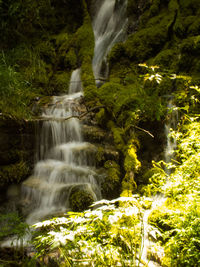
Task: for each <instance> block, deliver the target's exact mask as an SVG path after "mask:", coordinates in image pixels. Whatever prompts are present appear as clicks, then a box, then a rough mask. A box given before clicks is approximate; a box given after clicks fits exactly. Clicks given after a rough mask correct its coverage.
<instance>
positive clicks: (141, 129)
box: [131, 125, 154, 138]
mask: <svg viewBox="0 0 200 267" xmlns="http://www.w3.org/2000/svg"><path fill="white" fill-rule="evenodd" d="M131 126H133V127H134V128H136V129H138V130H140V131H143V132H145V133H147V134H148V135H150V136H151V137H152V138H154V135H153V134H152V133H150V132H149V131H147V130H145V129H143V128H140V127H138V126H136V125H131Z"/></svg>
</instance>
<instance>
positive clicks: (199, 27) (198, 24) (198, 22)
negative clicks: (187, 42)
mask: <svg viewBox="0 0 200 267" xmlns="http://www.w3.org/2000/svg"><path fill="white" fill-rule="evenodd" d="M187 33H188V34H189V35H199V34H200V18H199V17H198V16H195V17H194V18H193V23H191V25H190V26H189V27H188V30H187Z"/></svg>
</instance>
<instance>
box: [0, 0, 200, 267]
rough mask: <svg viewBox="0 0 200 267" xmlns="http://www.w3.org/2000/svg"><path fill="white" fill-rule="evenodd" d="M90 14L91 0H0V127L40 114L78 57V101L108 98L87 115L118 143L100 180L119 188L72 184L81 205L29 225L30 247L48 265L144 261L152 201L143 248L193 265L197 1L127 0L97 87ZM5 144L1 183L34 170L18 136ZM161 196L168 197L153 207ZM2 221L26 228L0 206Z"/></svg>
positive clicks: (199, 83)
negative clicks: (97, 191) (97, 190)
mask: <svg viewBox="0 0 200 267" xmlns="http://www.w3.org/2000/svg"><path fill="white" fill-rule="evenodd" d="M92 14H93V10H92V1H90V0H70V1H64V0H56V1H55V0H51V1H49V0H42V1H39V2H38V1H30V0H25V1H20V0H16V1H13V0H8V1H6V2H5V1H1V0H0V19H1V21H2V23H1V25H0V33H1V36H2V38H1V42H0V50H1V52H0V122H2V121H3V122H4V123H3V124H2V123H0V127H5V125H6V122H7V121H8V120H9V122H10V123H12V121H17V122H19V121H23V122H24V123H26V122H27V121H29V120H32V119H33V118H37V116H38V115H39V113H40V107H39V105H43V104H45V103H47V102H49V99H50V98H49V97H50V96H52V95H54V94H60V93H63V92H67V90H68V84H69V80H70V75H71V72H72V71H73V70H74V69H76V68H79V67H81V69H82V72H81V78H82V83H83V87H84V93H85V98H84V101H85V104H86V106H87V108H90V107H93V106H102V107H103V108H101V109H100V110H98V112H97V113H96V114H93V115H94V117H95V119H96V122H97V123H98V124H99V126H100V127H102V128H104V129H106V130H107V131H109V132H110V133H111V135H112V138H113V143H114V146H115V148H116V149H117V151H118V152H119V162H115V161H114V160H107V161H105V162H103V163H102V162H101V164H102V165H104V168H105V169H106V172H107V177H106V179H105V180H104V181H103V182H102V184H101V186H102V192H103V197H104V198H106V199H109V200H110V199H112V198H117V197H118V196H119V195H120V194H121V198H117V199H114V200H110V201H108V200H102V201H100V202H98V203H95V204H93V205H92V206H91V204H92V202H93V198H92V196H91V195H90V194H87V193H85V192H84V191H77V192H73V194H72V195H71V198H70V202H71V206H72V207H73V210H74V211H77V212H71V213H68V214H67V215H66V216H65V217H63V218H54V219H52V220H48V221H44V222H40V223H38V224H36V225H35V228H36V229H37V231H35V232H34V235H35V236H34V237H33V240H32V242H33V244H34V246H35V248H36V253H35V259H36V261H37V263H38V264H41V265H47V266H48V264H50V263H52V262H53V265H54V266H56V265H58V266H82V265H83V264H85V265H86V266H117V264H121V265H122V266H139V264H143V265H144V266H145V264H147V262H143V260H142V252H143V238H144V229H143V227H144V225H143V219H144V216H143V215H144V214H145V212H146V210H147V211H148V212H149V213H150V215H149V218H148V223H149V224H150V225H151V227H152V229H153V231H154V232H155V234H154V235H153V237H152V239H154V246H152V249H149V251H148V253H147V255H148V260H155V261H157V262H159V263H160V264H161V266H169V267H170V266H177V267H179V266H186V267H190V266H191V267H195V266H199V265H200V256H199V248H200V236H199V233H200V229H199V225H200V221H199V218H200V209H199V206H200V205H199V204H200V199H199V190H200V188H199V184H200V181H199V173H200V167H199V161H200V146H199V136H200V130H199V129H200V121H199V119H200V117H199V108H200V100H199V96H200V80H199V71H200V63H199V62H200V26H199V25H200V24H199V22H200V21H199V14H200V2H199V0H179V1H177V0H165V1H160V0H152V1H141V0H129V1H128V10H127V16H128V17H129V22H128V26H127V34H128V36H127V40H126V41H125V42H123V43H118V44H116V45H115V46H114V47H113V48H112V50H111V51H110V53H109V55H108V61H109V71H110V73H109V77H108V81H107V82H105V83H104V84H103V85H102V86H101V87H100V88H97V87H96V85H95V80H94V75H93V71H92V64H91V62H92V57H93V50H94V35H93V31H92V25H91V18H90V15H92ZM141 62H143V63H141ZM169 98H172V99H173V101H174V104H175V105H176V109H177V111H178V114H179V115H178V117H179V120H178V122H177V127H176V129H174V130H173V131H171V133H170V138H171V139H173V138H174V139H176V143H177V147H176V151H175V157H174V158H173V159H172V160H171V162H168V163H166V162H164V156H163V153H164V152H163V151H164V147H165V145H166V136H165V133H164V125H165V123H166V120H167V117H168V116H169V113H170V112H172V110H168V109H167V103H168V99H169ZM2 125H3V126H2ZM13 125H14V126H15V125H16V124H13ZM25 125H27V124H25ZM14 128H15V127H13V129H14ZM0 129H1V128H0ZM14 132H15V130H14ZM15 134H17V133H16V132H15ZM94 139H95V138H94ZM96 139H97V138H96ZM96 139H95V140H96ZM9 149H10V152H8V150H9ZM9 149H8V150H6V153H7V154H9V157H8V156H7V157H6V156H5V158H6V160H5V161H6V163H1V164H5V165H2V166H1V170H0V187H1V188H4V187H5V186H7V185H8V184H10V183H19V182H21V181H22V180H23V179H24V177H26V176H27V175H28V174H29V171H30V166H28V163H27V162H25V161H24V160H23V158H22V157H21V153H22V151H20V149H19V147H15V146H13V147H12V148H9ZM11 150H12V151H11ZM101 153H102V151H99V157H101ZM102 161H103V160H102ZM136 194H137V195H136ZM158 196H161V198H162V200H163V201H162V203H160V205H158V206H157V207H156V208H154V203H155V201H154V200H155V198H158ZM89 207H90V209H89V210H86V209H88V208H89ZM151 209H152V210H151ZM84 210H85V211H84ZM0 224H1V225H2V228H1V231H0V238H4V237H5V236H11V235H13V234H17V236H18V237H19V238H21V237H22V236H23V234H24V233H25V232H26V230H27V228H26V225H25V224H24V223H23V220H21V219H20V218H19V217H18V215H16V214H14V215H13V214H7V215H5V214H3V215H0ZM18 237H17V238H18ZM161 248H163V249H164V254H163V255H162V256H159V253H158V252H159V251H160V249H161ZM156 251H158V252H156ZM40 259H41V261H40ZM0 264H1V261H0Z"/></svg>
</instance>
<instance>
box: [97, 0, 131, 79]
mask: <svg viewBox="0 0 200 267" xmlns="http://www.w3.org/2000/svg"><path fill="white" fill-rule="evenodd" d="M95 4H96V12H95V15H94V19H93V23H92V25H93V31H94V36H95V48H94V57H93V62H92V65H93V72H94V76H95V79H97V83H99V82H100V80H99V81H98V79H101V78H107V76H108V64H107V62H106V56H107V54H108V52H109V51H110V49H111V48H112V47H113V45H114V44H116V43H117V42H121V41H123V40H124V39H125V37H126V31H125V30H126V25H127V21H128V19H127V18H126V8H127V1H126V0H124V1H121V0H109V1H108V0H103V1H95Z"/></svg>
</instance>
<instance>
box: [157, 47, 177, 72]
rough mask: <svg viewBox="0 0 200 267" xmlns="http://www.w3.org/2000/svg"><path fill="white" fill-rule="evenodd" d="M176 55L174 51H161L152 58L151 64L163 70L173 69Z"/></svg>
mask: <svg viewBox="0 0 200 267" xmlns="http://www.w3.org/2000/svg"><path fill="white" fill-rule="evenodd" d="M177 57H178V55H177V50H175V49H166V50H161V52H160V53H158V54H157V56H156V57H155V58H154V60H153V63H154V64H156V65H159V66H161V67H163V68H170V69H171V68H173V64H174V62H175V61H176V59H177Z"/></svg>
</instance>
